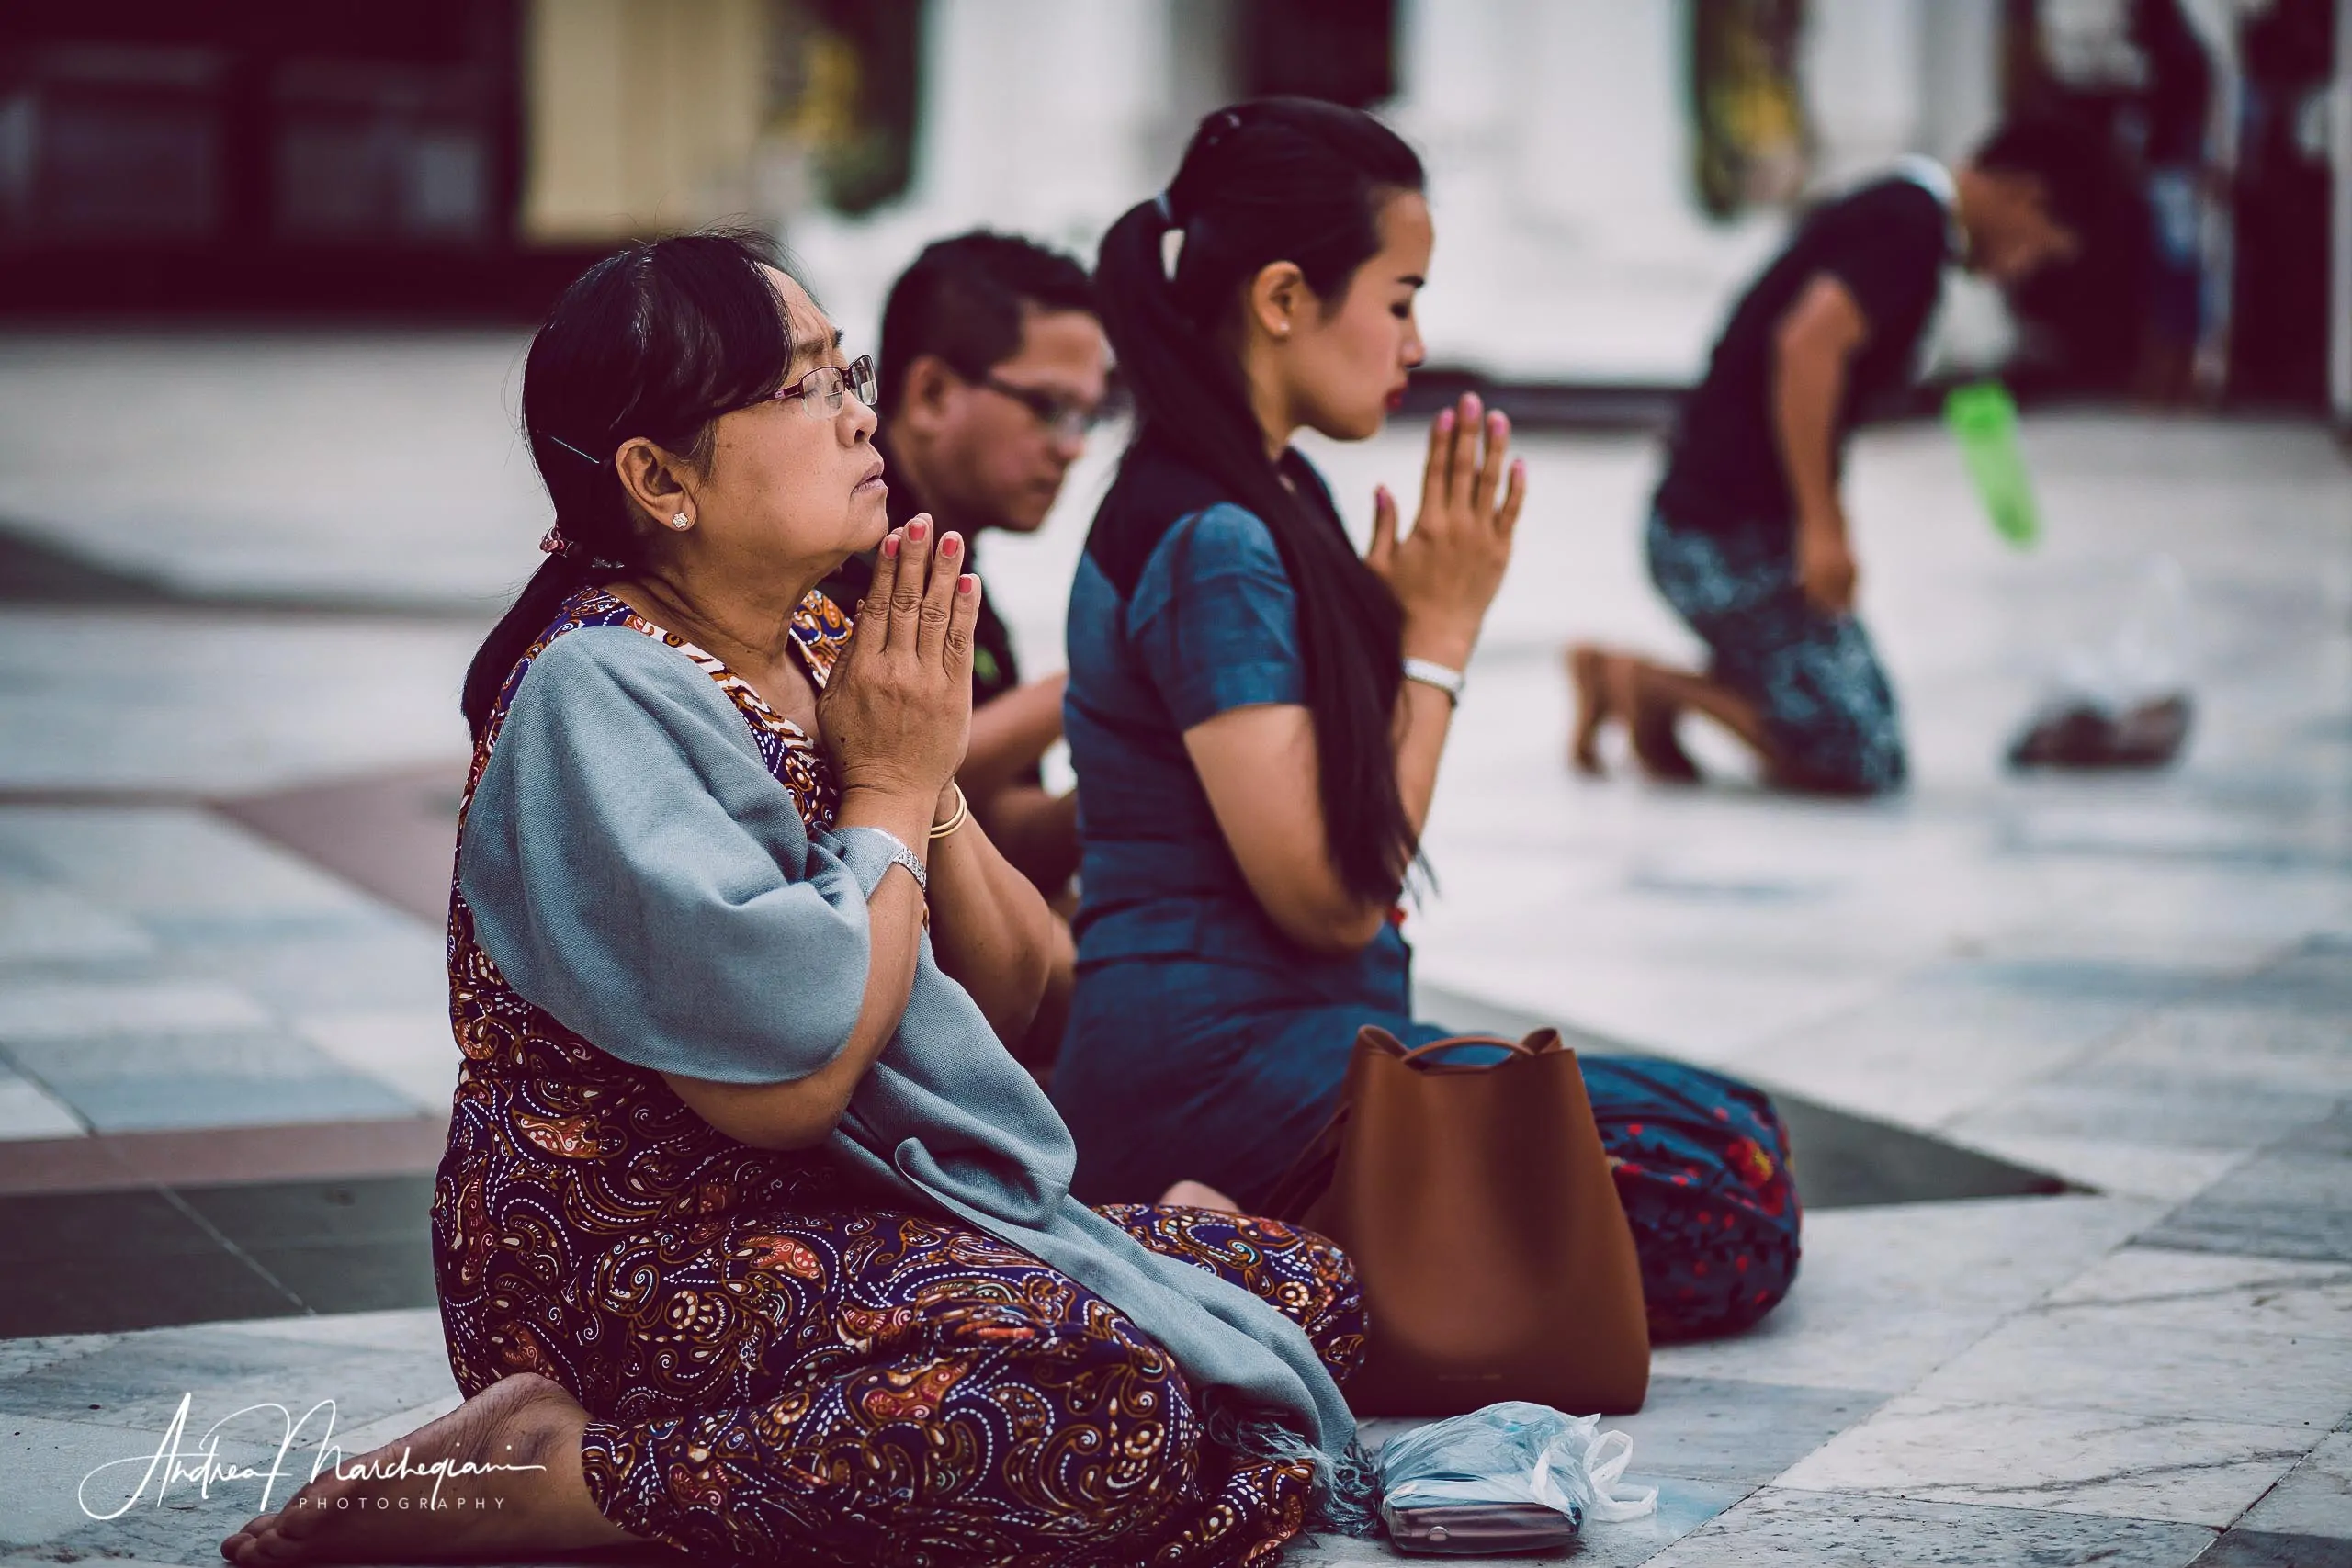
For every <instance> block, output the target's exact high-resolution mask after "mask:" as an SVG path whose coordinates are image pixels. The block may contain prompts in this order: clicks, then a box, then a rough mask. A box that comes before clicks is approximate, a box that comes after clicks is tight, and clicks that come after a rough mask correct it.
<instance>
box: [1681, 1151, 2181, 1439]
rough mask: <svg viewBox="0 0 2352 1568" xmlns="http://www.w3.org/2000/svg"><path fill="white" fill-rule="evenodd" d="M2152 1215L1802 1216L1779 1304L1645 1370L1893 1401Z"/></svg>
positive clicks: (2112, 1209)
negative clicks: (1795, 1258)
mask: <svg viewBox="0 0 2352 1568" xmlns="http://www.w3.org/2000/svg"><path fill="white" fill-rule="evenodd" d="M2162 1212H2163V1210H2162V1207H2161V1206H2160V1205H2157V1204H2154V1203H2147V1202H2141V1201H2131V1200H2126V1199H2113V1198H2012V1199H1996V1200H1986V1201H1976V1202H1966V1203H1908V1204H1901V1205H1891V1206H1888V1207H1885V1208H1873V1209H1841V1210H1836V1211H1832V1212H1830V1213H1819V1214H1812V1215H1808V1216H1807V1217H1806V1221H1805V1237H1804V1264H1803V1266H1802V1267H1801V1268H1800V1269H1799V1271H1798V1274H1797V1282H1796V1287H1795V1289H1794V1290H1793V1291H1792V1292H1790V1295H1789V1299H1788V1300H1787V1301H1785V1302H1783V1303H1781V1305H1780V1306H1779V1307H1778V1308H1776V1309H1774V1311H1773V1312H1772V1314H1771V1315H1770V1316H1769V1317H1767V1318H1766V1319H1765V1320H1764V1321H1763V1323H1762V1324H1760V1325H1758V1326H1757V1327H1756V1328H1754V1329H1751V1330H1750V1331H1749V1332H1747V1334H1744V1335H1741V1336H1739V1337H1736V1338H1733V1339H1721V1340H1711V1341H1704V1342H1701V1343H1698V1344H1692V1345H1668V1346H1661V1347H1659V1348H1657V1351H1656V1353H1655V1356H1654V1359H1653V1365H1654V1366H1655V1368H1656V1370H1657V1371H1658V1372H1660V1373H1662V1374H1667V1375H1672V1376H1678V1377H1713V1378H1736V1379H1744V1380H1748V1381H1752V1382H1789V1383H1804V1384H1809V1385H1813V1386H1815V1387H1822V1388H1859V1389H1874V1390H1878V1391H1881V1392H1883V1393H1902V1392H1904V1391H1905V1390H1908V1389H1910V1388H1911V1387H1912V1386H1913V1385H1914V1384H1916V1383H1917V1382H1918V1381H1919V1380H1920V1379H1921V1378H1924V1377H1926V1376H1927V1375H1928V1373H1929V1372H1931V1371H1934V1370H1935V1369H1936V1368H1937V1367H1939V1366H1941V1365H1942V1364H1943V1363H1944V1362H1946V1361H1948V1360H1950V1359H1951V1358H1952V1357H1954V1356H1956V1355H1958V1354H1960V1353H1961V1352H1962V1350H1964V1349H1966V1348H1968V1347H1969V1346H1970V1345H1971V1344H1973V1343H1974V1342H1975V1341H1976V1340H1978V1339H1980V1338H1982V1337H1984V1336H1985V1334H1986V1333H1987V1332H1989V1331H1990V1330H1991V1329H1992V1328H1993V1327H1994V1326H1995V1325H1996V1324H1997V1323H1999V1322H2000V1321H2001V1320H2002V1318H2004V1317H2005V1316H2007V1315H2008V1314H2011V1313H2015V1312H2018V1311H2020V1310H2022V1309H2023V1308H2025V1307H2027V1306H2029V1305H2030V1304H2031V1303H2033V1302H2035V1301H2037V1300H2039V1299H2040V1298H2041V1296H2042V1295H2043V1294H2044V1293H2046V1292H2048V1291H2050V1290H2051V1289H2052V1288H2053V1287H2054V1286H2056V1285H2058V1284H2060V1283H2063V1282H2064V1281H2065V1280H2069V1279H2072V1278H2074V1277H2075V1275H2077V1274H2080V1273H2081V1272H2082V1271H2083V1269H2085V1268H2086V1267H2088V1266H2089V1265H2090V1264H2091V1263H2092V1262H2093V1261H2095V1260H2096V1259H2097V1258H2099V1257H2101V1256H2102V1255H2104V1254H2105V1253H2106V1252H2107V1251H2109V1249H2110V1248H2112V1247H2115V1246H2116V1245H2117V1244H2118V1243H2120V1242H2121V1241H2122V1240H2123V1239H2124V1238H2125V1237H2126V1236H2128V1235H2131V1233H2132V1232H2134V1231H2135V1230H2138V1229H2139V1228H2140V1227H2141V1226H2143V1225H2145V1224H2148V1223H2149V1222H2150V1221H2151V1220H2153V1219H2154V1218H2155V1217H2156V1216H2157V1215H2158V1214H2160V1213H2162Z"/></svg>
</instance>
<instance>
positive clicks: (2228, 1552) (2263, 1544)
mask: <svg viewBox="0 0 2352 1568" xmlns="http://www.w3.org/2000/svg"><path fill="white" fill-rule="evenodd" d="M2196 1568H2352V1540H2328V1539H2326V1538H2325V1537H2324V1536H2316V1535H2272V1534H2270V1533H2268V1532H2267V1531H2265V1530H2232V1531H2230V1532H2229V1533H2228V1534H2227V1535H2224V1536H2223V1537H2222V1539H2221V1540H2217V1541H2215V1542H2214V1543H2213V1550H2212V1551H2208V1552H2207V1553H2206V1554H2205V1555H2204V1556H2202V1557H2200V1558H2199V1559H2198V1560H2197V1564H2196Z"/></svg>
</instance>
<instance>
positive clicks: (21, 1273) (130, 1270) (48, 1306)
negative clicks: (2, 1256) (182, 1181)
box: [0, 1247, 301, 1339]
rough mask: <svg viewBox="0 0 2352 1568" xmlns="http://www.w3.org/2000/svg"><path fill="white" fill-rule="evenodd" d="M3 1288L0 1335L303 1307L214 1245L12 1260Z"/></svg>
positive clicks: (99, 1330) (99, 1329) (97, 1329)
mask: <svg viewBox="0 0 2352 1568" xmlns="http://www.w3.org/2000/svg"><path fill="white" fill-rule="evenodd" d="M7 1273H8V1277H9V1282H8V1288H7V1289H6V1291H0V1338H7V1339H14V1338H21V1337H25V1336H28V1335H34V1334H104V1333H115V1332H119V1331H121V1330H125V1329H133V1328H162V1327H166V1326H168V1325H173V1324H181V1323H203V1322H209V1321H215V1320H219V1319H222V1318H237V1317H277V1316H283V1315H285V1314H291V1313H296V1312H300V1310H301V1307H300V1305H299V1304H298V1303H296V1302H295V1301H293V1300H292V1299H291V1298H290V1297H288V1295H287V1294H286V1292H283V1291H281V1290H279V1289H277V1287H276V1286H275V1285H273V1284H271V1283H270V1282H269V1280H266V1279H265V1278H263V1277H262V1275H260V1274H259V1273H257V1272H255V1271H254V1269H253V1267H252V1266H251V1265H250V1264H248V1263H246V1262H245V1261H244V1260H243V1258H238V1257H237V1256H236V1255H235V1254H234V1253H232V1252H229V1251H226V1250H225V1249H222V1248H220V1247H215V1248H214V1249H213V1250H212V1251H209V1252H186V1253H178V1254H172V1255H164V1256H157V1257H154V1258H138V1257H132V1256H125V1255H123V1254H120V1253H116V1254H113V1255H110V1256H96V1257H85V1258H43V1259H40V1260H39V1261H36V1262H24V1263H12V1264H10V1265H9V1266H8V1269H7Z"/></svg>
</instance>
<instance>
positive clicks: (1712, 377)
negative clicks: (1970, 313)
mask: <svg viewBox="0 0 2352 1568" xmlns="http://www.w3.org/2000/svg"><path fill="white" fill-rule="evenodd" d="M1951 259H1952V255H1951V215H1950V214H1949V213H1948V212H1947V211H1946V210H1945V209H1944V205H1943V203H1942V202H1941V201H1939V199H1937V197H1935V196H1934V195H1932V194H1931V193H1930V192H1928V190H1927V188H1926V187H1924V186H1920V185H1919V184H1917V182H1916V181H1913V180H1909V179H1900V178H1897V179H1888V180H1881V181H1878V182H1877V183H1875V184H1872V185H1868V186H1863V187H1862V188H1861V189H1860V190H1858V191H1855V192H1854V193H1853V194H1851V195H1849V196H1847V197H1842V198H1841V199H1839V200H1837V201H1834V202H1831V203H1829V204H1828V205H1826V206H1825V207H1823V208H1820V209H1817V210H1816V211H1815V212H1814V213H1813V214H1812V215H1811V216H1810V217H1808V218H1807V219H1806V220H1805V222H1804V227H1802V228H1801V229H1799V230H1798V231H1797V233H1796V237H1795V238H1794V239H1792V240H1791V241H1790V242H1789V244H1788V247H1787V249H1785V250H1783V251H1782V252H1781V254H1780V256H1779V258H1778V259H1777V260H1775V261H1774V262H1773V263H1772V265H1770V267H1767V268H1766V269H1765V271H1764V276H1761V277H1759V278H1758V279H1757V280H1756V282H1755V284H1754V285H1753V286H1751V287H1750V288H1749V289H1748V290H1747V295H1746V297H1745V298H1743V299H1741V300H1740V302H1739V305H1738V308H1737V309H1736V310H1733V312H1732V316H1731V322H1730V324H1729V325H1728V326H1726V327H1725V328H1724V333H1723V336H1722V337H1721V338H1720V339H1719V340H1717V342H1716V344H1715V352H1714V356H1713V359H1712V360H1711V361H1710V362H1709V364H1708V367H1707V375H1706V378H1705V379H1704V380H1702V381H1701V382H1700V383H1699V385H1698V386H1697V387H1696V388H1695V389H1692V391H1691V395H1690V396H1689V397H1688V398H1687V399H1685V400H1684V401H1683V404H1682V411H1681V415H1680V417H1679V419H1678V420H1677V421H1676V424H1675V432H1674V439H1673V447H1672V450H1671V452H1670V453H1669V455H1668V459H1667V468H1666V478H1665V479H1664V480H1663V481H1661V482H1660V483H1659V485H1658V490H1657V510H1658V511H1659V512H1660V513H1662V514H1664V515H1665V516H1666V517H1667V518H1668V519H1669V520H1671V521H1672V522H1674V523H1676V524H1679V525H1682V526H1684V527H1690V528H1699V529H1703V530H1705V531H1708V532H1711V533H1718V534H1732V533H1740V532H1746V531H1749V530H1756V531H1760V532H1763V533H1766V534H1768V535H1770V536H1773V538H1774V540H1775V542H1779V541H1782V540H1785V539H1786V538H1787V537H1788V535H1789V530H1790V524H1791V521H1792V518H1793V516H1794V514H1795V502H1794V501H1793V500H1792V497H1791V494H1790V491H1789V480H1788V474H1787V472H1786V470H1785V469H1784V468H1782V466H1781V449H1780V442H1779V439H1778V437H1777V435H1776V434H1775V433H1774V429H1773V412H1772V373H1773V362H1774V359H1775V357H1776V354H1775V350H1774V345H1773V337H1774V334H1775V333H1777V332H1778V331H1779V329H1780V325H1781V317H1782V316H1784V315H1786V314H1787V313H1788V310H1789V307H1790V306H1792V304H1794V303H1795V302H1796V299H1797V297H1798V295H1800V294H1802V293H1803V292H1804V288H1805V287H1806V286H1807V285H1808V284H1810V283H1811V282H1812V281H1813V279H1814V278H1815V277H1816V276H1820V275H1821V274H1823V273H1827V274H1829V275H1830V276H1833V277H1836V278H1837V279H1838V281H1839V282H1841V283H1843V284H1844V285H1845V286H1846V289H1847V291H1848V292H1849V293H1850V294H1851V295H1853V297H1854V302H1855V303H1856V304H1857V305H1859V306H1860V307H1861V311H1862V317H1863V319H1864V320H1865V321H1868V322H1869V323H1870V338H1869V341H1868V342H1867V343H1866V344H1863V346H1862V348H1861V350H1860V352H1859V353H1858V354H1856V355H1854V357H1853V358H1852V359H1851V360H1849V362H1848V364H1847V374H1846V392H1845V398H1844V400H1843V401H1842V402H1841V404H1840V405H1839V408H1838V423H1837V431H1836V440H1837V445H1838V459H1839V461H1840V463H1841V465H1842V462H1843V459H1844V447H1845V441H1846V436H1847V434H1848V433H1849V431H1850V430H1852V428H1853V425H1854V421H1855V416H1856V414H1857V412H1858V411H1860V409H1861V408H1862V407H1864V406H1865V405H1866V404H1868V403H1869V402H1871V400H1875V399H1878V398H1881V397H1883V396H1884V395H1885V394H1886V393H1888V392H1890V391H1893V390H1894V389H1897V388H1899V387H1901V386H1902V385H1904V384H1905V382H1907V381H1908V380H1909V379H1910V377H1911V375H1912V373H1913V367H1914V363H1915V361H1916V360H1917V357H1918V351H1919V340H1920V338H1921V337H1922V336H1923V335H1924V334H1925V333H1926V332H1927V327H1928V317H1929V316H1930V315H1931V314H1933V312H1934V310H1935V307H1936V299H1937V296H1938V294H1939V291H1940V290H1941V288H1942V283H1943V269H1944V265H1945V264H1946V263H1947V262H1949V261H1950V260H1951Z"/></svg>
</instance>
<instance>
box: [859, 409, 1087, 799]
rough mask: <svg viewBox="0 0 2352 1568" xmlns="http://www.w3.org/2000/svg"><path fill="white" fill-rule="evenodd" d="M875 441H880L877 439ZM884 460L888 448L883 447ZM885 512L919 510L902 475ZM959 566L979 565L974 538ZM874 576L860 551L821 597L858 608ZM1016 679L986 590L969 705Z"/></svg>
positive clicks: (1038, 777) (895, 515)
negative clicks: (963, 564) (887, 510)
mask: <svg viewBox="0 0 2352 1568" xmlns="http://www.w3.org/2000/svg"><path fill="white" fill-rule="evenodd" d="M876 445H877V446H879V445H880V443H878V442H877V443H876ZM883 456H884V458H885V460H886V461H887V460H888V456H889V454H888V450H887V449H885V451H884V454H883ZM887 504H888V507H889V512H890V526H891V527H893V528H897V527H901V526H903V525H905V524H906V521H907V519H909V518H910V517H912V516H914V515H915V513H919V512H921V511H922V510H923V504H922V501H921V500H920V499H919V498H918V497H917V496H916V495H915V492H914V487H913V486H912V485H910V484H909V483H907V481H906V480H904V479H892V480H891V481H890V495H889V500H888V503H887ZM964 546H965V554H964V561H965V566H964V570H967V571H978V570H980V569H979V564H978V562H979V555H978V551H977V550H975V549H974V548H973V547H972V546H973V541H971V540H969V539H967V540H965V541H964ZM873 581H874V563H873V562H872V561H870V560H868V559H866V558H865V557H864V556H852V557H850V558H849V559H847V560H845V561H843V562H842V564H841V567H840V569H839V570H836V571H835V572H834V573H833V574H832V576H831V577H829V578H827V579H825V581H824V582H823V583H822V585H821V586H822V589H823V591H824V594H825V597H826V598H828V599H831V601H832V602H833V603H834V604H838V605H839V606H841V609H842V613H843V614H845V615H856V614H857V602H858V601H859V600H861V599H863V598H865V591H866V589H867V588H868V587H869V586H870V585H871V584H872V583H873ZM1020 684H1021V666H1020V663H1019V662H1018V661H1017V660H1015V659H1014V658H1013V655H1012V628H1010V627H1009V626H1006V625H1005V624H1004V619H1003V617H1002V616H1001V615H998V614H997V613H996V607H995V606H994V605H993V604H989V600H988V595H987V594H985V593H983V594H982V595H981V596H980V618H979V621H978V624H977V625H976V626H974V627H973V628H972V705H973V706H974V707H976V708H977V707H981V706H984V705H987V704H989V703H991V702H994V701H995V700H996V699H997V698H999V697H1001V696H1002V695H1004V694H1005V693H1007V692H1009V691H1012V689H1013V688H1014V687H1015V686H1018V685H1020ZM1020 779H1021V782H1023V783H1025V784H1041V783H1043V782H1044V779H1045V774H1044V773H1043V771H1042V770H1040V769H1038V768H1036V767H1034V766H1033V767H1031V768H1029V769H1028V770H1027V771H1025V772H1024V773H1022V774H1021V775H1020Z"/></svg>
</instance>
